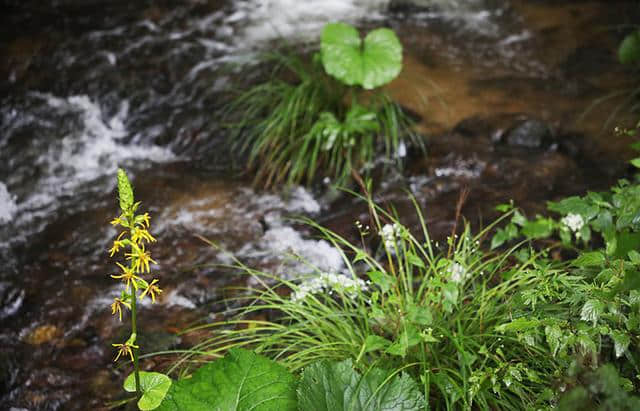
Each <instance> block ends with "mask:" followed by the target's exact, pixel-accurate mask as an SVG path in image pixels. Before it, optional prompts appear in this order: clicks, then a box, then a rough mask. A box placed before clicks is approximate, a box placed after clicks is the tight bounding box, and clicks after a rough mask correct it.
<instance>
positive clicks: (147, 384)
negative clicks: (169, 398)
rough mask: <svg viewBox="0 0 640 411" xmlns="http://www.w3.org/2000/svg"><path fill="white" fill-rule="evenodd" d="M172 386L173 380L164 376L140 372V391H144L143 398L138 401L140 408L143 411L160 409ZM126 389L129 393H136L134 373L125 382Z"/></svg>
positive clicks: (157, 373) (156, 373)
mask: <svg viewBox="0 0 640 411" xmlns="http://www.w3.org/2000/svg"><path fill="white" fill-rule="evenodd" d="M171 384H172V381H171V378H169V377H167V376H166V375H164V374H160V373H159V372H146V371H140V390H141V391H142V397H140V400H139V401H138V408H139V409H140V410H143V411H146V410H154V409H156V408H158V407H159V406H160V403H162V400H164V397H165V395H167V391H168V390H169V388H170V387H171ZM124 389H125V391H128V392H135V391H136V380H135V374H134V373H131V374H130V375H129V376H128V377H127V379H126V380H124Z"/></svg>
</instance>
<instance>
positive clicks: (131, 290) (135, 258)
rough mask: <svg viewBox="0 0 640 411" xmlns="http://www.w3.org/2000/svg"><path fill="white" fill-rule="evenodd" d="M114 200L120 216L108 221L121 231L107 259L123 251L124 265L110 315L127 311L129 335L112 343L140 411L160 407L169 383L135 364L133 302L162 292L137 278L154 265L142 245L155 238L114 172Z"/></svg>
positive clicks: (130, 191)
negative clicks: (129, 367) (125, 362)
mask: <svg viewBox="0 0 640 411" xmlns="http://www.w3.org/2000/svg"><path fill="white" fill-rule="evenodd" d="M118 197H119V205H120V212H121V214H120V215H119V216H118V217H116V218H114V219H113V220H112V221H111V225H112V226H114V227H121V228H122V229H124V230H123V231H121V232H120V234H118V237H117V238H116V239H115V240H114V242H113V246H112V247H111V249H110V250H109V255H110V257H114V256H115V255H116V254H118V253H120V252H121V251H123V252H124V257H125V260H126V261H128V265H126V266H125V265H123V264H121V263H119V262H116V265H117V266H118V268H119V272H118V274H113V275H111V277H112V278H114V279H116V280H118V281H120V282H122V283H123V289H122V291H121V293H120V297H117V298H115V299H114V300H113V303H112V304H111V312H112V314H114V315H116V314H117V315H118V318H119V320H120V321H122V315H123V310H124V309H128V310H129V311H130V312H131V334H130V335H129V338H128V339H127V340H126V341H125V342H123V343H116V344H113V346H114V347H116V348H117V349H118V352H117V354H116V357H115V361H118V359H120V358H122V359H126V358H127V357H129V358H130V359H131V362H132V363H133V373H132V374H131V375H129V377H128V378H127V380H126V381H125V384H124V388H125V390H126V391H129V392H134V393H135V395H136V398H138V399H139V402H138V406H139V407H140V409H141V410H150V409H154V408H155V407H157V406H158V405H159V404H160V401H161V400H162V397H163V396H164V393H166V391H167V390H168V389H169V387H170V385H171V380H170V379H169V377H167V376H166V375H163V374H159V373H148V372H140V366H139V364H138V356H139V355H138V350H139V348H140V347H139V346H138V345H136V340H137V335H138V321H137V320H138V318H137V300H138V299H140V300H143V299H144V298H145V297H147V296H148V297H149V298H150V299H151V301H152V302H154V303H155V301H156V296H157V295H158V294H160V293H162V290H161V289H160V287H159V286H158V280H157V279H155V278H154V279H153V280H151V282H147V280H145V279H144V278H142V277H141V275H144V274H149V273H150V266H149V265H150V263H155V261H154V260H153V259H152V258H151V253H150V252H149V251H148V250H147V249H146V244H148V243H152V242H155V241H156V239H155V238H154V237H153V236H152V235H151V234H150V233H149V231H148V230H149V220H150V217H149V214H148V213H144V214H136V212H137V210H138V207H139V206H140V203H139V202H135V200H134V195H133V188H132V187H131V183H130V181H129V178H128V177H127V174H126V173H125V172H124V170H122V169H118Z"/></svg>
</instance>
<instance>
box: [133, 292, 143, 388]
mask: <svg viewBox="0 0 640 411" xmlns="http://www.w3.org/2000/svg"><path fill="white" fill-rule="evenodd" d="M136 297H137V295H136V289H135V288H133V287H132V288H131V334H132V335H138V326H137V322H136ZM131 351H132V352H133V372H134V373H135V379H136V397H137V398H140V396H141V395H142V392H141V390H140V368H139V366H138V349H137V348H132V349H131Z"/></svg>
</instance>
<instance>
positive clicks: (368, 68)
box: [320, 23, 402, 90]
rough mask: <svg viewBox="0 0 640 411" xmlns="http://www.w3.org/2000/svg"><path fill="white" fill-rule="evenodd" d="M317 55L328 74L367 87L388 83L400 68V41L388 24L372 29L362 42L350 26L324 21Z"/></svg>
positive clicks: (349, 83) (346, 82) (342, 80)
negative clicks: (388, 27) (318, 54)
mask: <svg viewBox="0 0 640 411" xmlns="http://www.w3.org/2000/svg"><path fill="white" fill-rule="evenodd" d="M320 55H321V58H322V65H323V66H324V69H325V71H326V72H327V73H328V74H330V75H332V76H334V77H335V78H337V79H338V80H340V81H341V82H343V83H344V84H347V85H349V86H353V85H359V86H362V87H363V88H365V89H367V90H370V89H373V88H376V87H379V86H382V85H384V84H387V83H388V82H390V81H391V80H393V79H394V78H396V76H397V75H398V74H400V71H401V70H402V44H400V40H398V37H397V36H396V34H395V33H394V32H393V30H391V29H387V28H381V29H376V30H373V31H371V32H370V33H369V34H367V36H366V37H365V39H364V45H363V42H362V40H361V39H360V34H359V33H358V30H356V29H355V28H353V27H352V26H350V25H348V24H345V23H332V24H327V25H326V26H325V27H324V30H323V31H322V39H321V44H320Z"/></svg>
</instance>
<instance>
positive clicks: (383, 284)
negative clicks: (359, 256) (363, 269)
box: [367, 270, 396, 293]
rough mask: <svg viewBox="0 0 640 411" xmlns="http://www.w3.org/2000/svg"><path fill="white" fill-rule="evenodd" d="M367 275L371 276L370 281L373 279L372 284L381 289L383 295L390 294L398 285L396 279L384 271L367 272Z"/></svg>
mask: <svg viewBox="0 0 640 411" xmlns="http://www.w3.org/2000/svg"><path fill="white" fill-rule="evenodd" d="M367 275H368V276H369V279H371V282H372V283H374V284H375V285H377V286H378V287H380V290H381V291H382V292H383V293H386V292H388V291H389V290H390V289H391V287H394V286H395V284H396V279H395V278H394V277H392V276H390V275H389V274H386V273H384V272H382V271H378V270H373V271H369V272H367Z"/></svg>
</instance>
